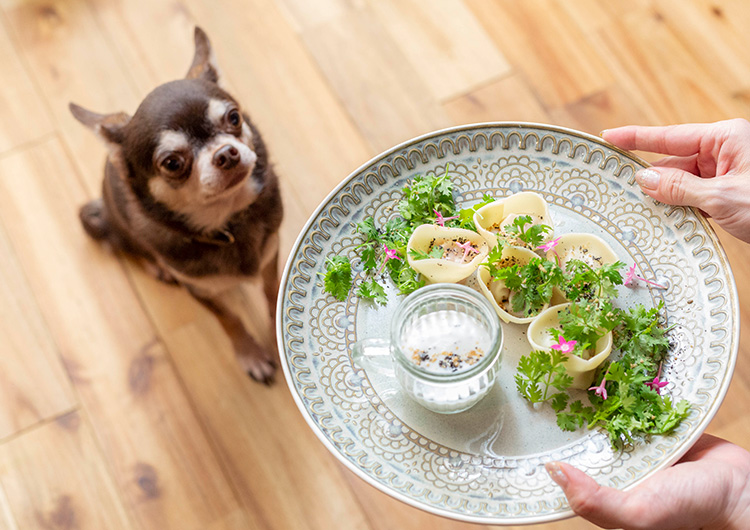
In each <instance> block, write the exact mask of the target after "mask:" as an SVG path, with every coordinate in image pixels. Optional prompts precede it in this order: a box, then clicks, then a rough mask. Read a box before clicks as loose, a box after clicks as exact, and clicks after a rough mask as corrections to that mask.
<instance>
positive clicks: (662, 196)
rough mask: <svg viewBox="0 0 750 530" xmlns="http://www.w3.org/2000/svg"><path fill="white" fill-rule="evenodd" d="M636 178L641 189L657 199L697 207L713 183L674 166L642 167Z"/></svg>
mask: <svg viewBox="0 0 750 530" xmlns="http://www.w3.org/2000/svg"><path fill="white" fill-rule="evenodd" d="M635 179H636V181H637V182H638V185H639V186H640V187H641V190H643V192H644V193H646V194H647V195H649V196H650V197H653V198H654V199H656V200H657V201H660V202H664V203H666V204H673V205H675V206H695V207H696V208H701V207H702V206H703V202H704V201H705V200H706V198H707V197H708V194H707V192H708V191H709V190H710V188H711V185H712V184H713V183H712V182H711V181H710V180H709V179H704V178H701V177H698V176H696V175H693V174H692V173H689V172H687V171H683V170H682V169H678V168H674V167H649V168H646V169H641V170H639V171H638V172H637V173H636V174H635ZM701 209H702V208H701Z"/></svg>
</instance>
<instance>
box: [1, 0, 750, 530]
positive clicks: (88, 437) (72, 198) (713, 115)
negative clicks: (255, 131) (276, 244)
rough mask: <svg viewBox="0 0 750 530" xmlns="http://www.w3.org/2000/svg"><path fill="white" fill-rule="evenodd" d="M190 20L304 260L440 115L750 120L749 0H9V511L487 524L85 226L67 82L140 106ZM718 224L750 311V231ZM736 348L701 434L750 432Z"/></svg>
mask: <svg viewBox="0 0 750 530" xmlns="http://www.w3.org/2000/svg"><path fill="white" fill-rule="evenodd" d="M196 24H199V25H200V26H202V27H203V28H204V29H205V30H206V31H207V33H208V34H209V36H210V37H211V39H212V41H213V44H214V47H215V51H216V55H217V57H218V60H219V63H220V65H221V67H222V70H223V73H224V79H225V81H226V85H227V86H228V87H229V88H230V89H231V91H232V92H233V93H234V94H235V95H236V96H237V97H238V99H239V100H240V101H241V102H242V103H243V104H244V105H245V106H246V107H247V108H248V110H249V111H250V113H251V114H252V115H253V117H254V119H255V121H256V123H257V124H258V125H259V128H260V129H261V130H262V131H263V133H264V135H265V138H266V141H267V144H268V146H269V148H270V151H271V154H272V157H273V161H274V163H275V164H276V167H277V170H278V173H279V174H280V175H281V176H282V180H283V184H282V186H283V193H284V198H285V203H286V218H285V222H284V225H283V230H282V241H281V246H282V255H283V256H286V255H287V253H288V252H289V250H290V248H291V246H292V244H293V242H294V239H295V236H296V234H297V233H298V231H299V230H300V229H301V227H302V226H303V224H304V222H305V220H306V219H307V217H308V215H309V214H310V213H311V212H312V211H313V210H314V208H315V207H316V205H317V204H318V203H319V201H320V200H321V199H322V198H323V197H325V195H326V194H327V193H328V192H329V191H330V190H331V189H332V188H333V187H334V186H336V184H338V183H339V182H340V181H341V180H342V179H343V178H344V177H346V176H347V175H348V174H349V173H350V172H351V171H352V170H353V169H355V168H356V167H358V166H359V165H360V164H362V163H363V162H365V161H366V160H368V159H369V158H370V157H371V156H373V155H375V154H377V153H378V152H380V151H382V150H384V149H386V148H388V147H390V146H392V145H394V144H396V143H398V142H401V141H403V140H406V139H408V138H410V137H413V136H416V135H419V134H422V133H425V132H428V131H432V130H435V129H438V128H442V127H445V126H450V125H453V124H462V123H470V122H478V121H489V120H522V121H536V122H545V123H552V124H558V125H564V126H569V127H573V128H576V129H580V130H583V131H587V132H591V133H598V132H599V131H600V130H602V129H604V128H609V127H613V126H617V125H624V124H631V123H639V124H669V123H679V122H688V121H713V120H719V119H724V118H730V117H736V116H742V117H748V116H750V112H749V111H750V53H748V50H750V33H749V32H748V31H747V28H748V27H750V3H748V2H747V1H746V0H607V1H604V0H601V1H597V0H523V1H521V0H518V1H514V0H463V1H460V0H213V1H208V0H205V1H204V0H0V529H3V530H30V529H61V530H62V529H65V530H70V529H87V530H88V529H91V530H109V529H113V530H115V529H143V530H145V529H153V530H168V529H174V530H194V529H195V530H198V529H201V530H203V529H205V530H219V529H234V530H240V529H256V528H257V529H276V530H304V529H316V530H333V529H362V530H365V529H367V530H390V529H406V528H410V529H411V528H414V529H416V528H429V529H431V530H447V529H451V530H454V529H463V528H469V527H474V525H469V524H462V523H458V522H455V521H452V520H448V519H443V518H440V517H437V516H433V515H430V514H427V513H424V512H422V511H420V510H417V509H415V508H412V507H409V506H407V505H405V504H402V503H401V502H399V501H396V500H393V499H392V498H390V497H389V496H387V495H385V494H383V493H381V492H379V491H377V490H376V489H374V488H373V487H371V486H369V485H368V484H366V483H365V482H363V481H362V480H361V479H359V478H358V477H356V476H354V475H353V474H352V473H351V472H350V471H349V470H348V469H346V468H345V467H344V466H343V465H341V464H339V462H338V461H337V460H336V459H335V458H334V457H333V456H332V455H331V454H330V453H328V451H327V450H326V449H325V447H324V446H323V445H322V444H321V443H320V442H319V441H318V439H317V438H316V437H315V435H314V434H313V433H312V432H311V431H310V429H309V428H308V426H307V424H306V423H305V421H304V420H303V418H302V416H301V414H300V413H299V412H298V410H297V409H296V407H295V404H294V402H293V400H292V398H291V395H290V393H289V391H288V390H287V387H286V384H285V382H284V380H283V377H279V378H278V380H277V383H276V384H275V385H274V386H272V387H270V388H268V387H264V386H262V385H259V384H255V383H253V382H252V381H250V380H249V379H248V378H247V377H246V376H245V375H244V374H242V373H241V372H240V371H239V370H238V369H237V366H236V365H235V362H234V359H233V357H232V353H231V350H230V346H229V342H228V340H227V339H226V337H225V336H224V334H223V333H222V331H221V329H220V327H219V325H218V323H217V321H216V320H215V319H214V318H213V317H212V316H211V315H210V314H209V313H208V312H207V311H205V310H204V309H202V308H201V307H200V306H199V305H198V304H196V303H195V302H193V301H192V299H191V298H190V297H189V296H188V295H187V294H186V293H185V292H183V291H181V290H180V289H178V288H173V287H169V286H166V285H164V284H160V283H158V282H156V281H155V280H153V279H151V278H150V277H148V276H147V275H145V274H144V273H143V272H142V271H141V270H140V269H139V268H138V267H136V266H134V265H133V264H131V263H130V262H128V261H126V260H121V259H117V258H115V257H113V256H112V255H111V254H110V253H108V252H106V251H105V250H103V249H102V248H101V247H100V246H99V245H97V244H95V243H94V242H92V241H91V240H90V239H89V238H87V236H86V235H85V234H84V233H83V231H82V229H81V227H80V225H79V223H78V220H77V209H78V207H79V206H80V205H81V204H82V203H84V202H85V201H86V200H88V199H89V198H92V197H95V196H97V195H98V194H99V189H100V181H101V174H102V166H103V160H104V157H105V149H104V147H103V146H102V145H101V144H100V143H99V142H98V140H97V139H96V138H95V137H94V136H93V135H92V134H91V133H90V132H89V131H87V130H85V129H84V128H83V127H82V126H81V125H80V124H79V123H77V122H76V121H75V120H74V119H73V118H72V117H71V115H70V114H69V112H68V109H67V105H68V102H70V101H75V102H77V103H80V104H82V105H84V106H86V107H88V108H91V109H93V110H96V111H101V112H111V111H118V110H124V111H127V112H133V111H134V110H135V108H136V106H137V104H138V102H139V101H140V100H141V98H142V97H143V96H144V95H145V94H146V93H147V92H148V91H149V90H150V89H152V88H153V87H154V86H156V85H157V84H159V83H162V82H165V81H168V80H171V79H175V78H178V77H181V76H183V75H184V73H185V72H186V71H187V67H188V65H189V63H190V60H191V58H192V54H193V42H192V31H193V26H194V25H196ZM722 240H723V242H724V243H725V245H726V250H727V253H728V254H729V258H730V260H731V264H732V266H733V268H734V273H735V275H736V279H737V285H738V290H739V296H740V303H741V305H742V307H743V308H744V309H743V312H742V321H743V324H746V323H747V322H748V319H750V290H749V289H748V283H749V282H750V247H749V246H747V245H744V244H740V243H737V242H736V241H735V240H733V239H732V238H730V237H725V235H724V234H722ZM248 293H249V294H251V295H253V294H255V295H257V293H256V292H255V291H252V289H249V290H248ZM251 298H252V297H251ZM258 299H260V298H258ZM247 315H248V316H249V317H250V318H252V319H254V320H255V321H259V322H260V324H259V325H258V329H259V330H260V332H262V333H265V337H266V342H267V343H268V344H271V343H272V342H273V340H274V339H273V337H272V336H271V334H270V332H269V331H268V330H267V320H265V309H264V307H263V304H262V303H261V302H260V301H259V302H258V303H257V304H253V303H251V304H249V306H248V308H247ZM739 357H740V358H739V362H738V364H737V370H736V373H735V377H734V380H733V382H732V386H731V389H730V391H729V393H728V395H727V397H726V400H725V402H724V405H723V406H722V408H721V410H720V411H719V413H718V415H717V416H716V418H715V419H714V420H713V422H712V423H711V424H710V426H709V428H708V431H709V432H711V433H713V434H715V435H718V436H722V437H726V438H729V439H731V440H733V441H735V442H737V443H739V444H740V445H743V446H744V447H746V448H750V419H749V418H748V403H750V342H749V341H748V339H747V337H746V336H745V337H743V340H742V343H741V345H740V355H739ZM592 527H593V526H592V525H589V524H588V523H585V522H583V521H581V520H580V519H570V520H566V521H562V522H558V523H554V524H549V525H540V526H535V527H532V528H539V529H541V528H545V529H557V530H563V529H574V528H592Z"/></svg>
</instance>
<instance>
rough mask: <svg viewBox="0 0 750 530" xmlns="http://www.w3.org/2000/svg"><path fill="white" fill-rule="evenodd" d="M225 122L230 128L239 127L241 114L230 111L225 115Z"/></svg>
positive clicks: (236, 111)
mask: <svg viewBox="0 0 750 530" xmlns="http://www.w3.org/2000/svg"><path fill="white" fill-rule="evenodd" d="M227 121H228V122H229V125H231V126H232V127H239V126H240V124H241V123H242V114H240V111H238V110H237V109H232V110H230V111H229V113H228V114H227Z"/></svg>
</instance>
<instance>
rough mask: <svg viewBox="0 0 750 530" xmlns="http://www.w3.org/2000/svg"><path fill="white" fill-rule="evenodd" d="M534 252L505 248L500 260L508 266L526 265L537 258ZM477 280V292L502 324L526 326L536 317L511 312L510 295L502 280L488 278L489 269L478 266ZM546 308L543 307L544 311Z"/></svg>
mask: <svg viewBox="0 0 750 530" xmlns="http://www.w3.org/2000/svg"><path fill="white" fill-rule="evenodd" d="M538 257H539V256H537V255H536V254H535V253H534V252H532V251H530V250H528V249H526V248H521V247H506V248H504V249H503V253H502V259H507V260H508V261H509V263H508V265H512V264H513V263H518V264H519V265H526V264H527V263H528V262H529V261H531V260H532V259H534V258H538ZM477 280H478V282H477V283H478V284H479V290H480V292H481V293H482V294H484V296H485V297H486V298H487V300H489V301H490V303H491V304H492V306H493V307H494V308H495V312H496V313H497V315H498V316H499V317H500V319H501V320H503V322H512V323H514V324H528V323H529V322H531V321H532V320H534V318H535V317H536V315H531V316H523V315H519V314H517V313H513V312H512V311H511V298H512V293H511V292H510V290H509V289H508V288H507V287H506V286H505V282H504V281H503V280H493V279H492V277H491V276H490V271H489V269H488V268H487V267H486V266H484V265H480V266H479V270H478V271H477ZM546 307H547V306H544V308H542V310H544V309H545V308H546Z"/></svg>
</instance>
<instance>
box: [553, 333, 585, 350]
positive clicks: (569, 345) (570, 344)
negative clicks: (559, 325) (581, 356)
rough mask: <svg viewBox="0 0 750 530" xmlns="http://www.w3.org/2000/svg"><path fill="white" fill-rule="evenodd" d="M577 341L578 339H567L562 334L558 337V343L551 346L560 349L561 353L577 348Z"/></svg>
mask: <svg viewBox="0 0 750 530" xmlns="http://www.w3.org/2000/svg"><path fill="white" fill-rule="evenodd" d="M577 342H578V341H575V340H565V338H564V337H563V336H562V335H560V336H559V337H558V339H557V344H553V345H552V346H550V348H552V349H553V350H558V351H560V352H561V353H570V352H572V351H573V350H574V349H575V347H576V343H577Z"/></svg>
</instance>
